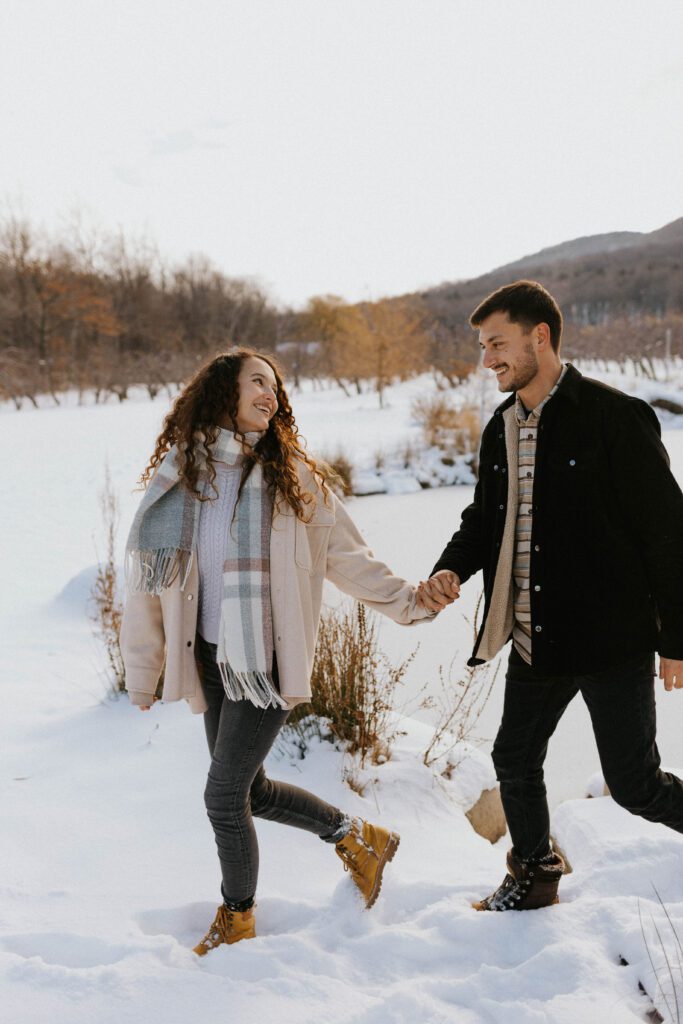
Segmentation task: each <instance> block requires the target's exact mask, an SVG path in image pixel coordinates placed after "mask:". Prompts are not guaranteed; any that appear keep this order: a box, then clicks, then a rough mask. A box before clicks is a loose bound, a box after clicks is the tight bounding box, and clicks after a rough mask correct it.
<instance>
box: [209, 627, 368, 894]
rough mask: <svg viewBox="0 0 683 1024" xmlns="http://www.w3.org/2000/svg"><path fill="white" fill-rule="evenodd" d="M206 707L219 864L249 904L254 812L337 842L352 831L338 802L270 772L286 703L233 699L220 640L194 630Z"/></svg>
mask: <svg viewBox="0 0 683 1024" xmlns="http://www.w3.org/2000/svg"><path fill="white" fill-rule="evenodd" d="M197 652H198V654H199V656H200V660H201V666H202V676H203V679H202V685H203V689H204V695H205V697H206V701H207V704H208V705H209V708H208V710H207V711H205V712H204V725H205V728H206V738H207V741H208V744H209V753H210V754H211V767H210V769H209V777H208V780H207V783H206V790H205V792H204V801H205V804H206V810H207V813H208V815H209V820H210V821H211V825H212V826H213V831H214V835H215V837H216V846H217V847H218V858H219V860H220V865H221V873H222V876H223V880H222V892H223V899H224V900H225V902H226V904H227V905H228V906H230V907H232V908H233V909H237V910H246V909H247V908H248V907H249V906H250V905H251V904H252V903H253V899H254V895H255V893H256V883H257V880H258V867H259V853H258V843H257V840H256V830H255V828H254V823H253V821H252V816H255V817H257V818H267V819H268V821H279V822H282V824H284V825H294V826H295V828H301V829H304V830H305V831H307V832H313V833H314V834H315V835H317V836H319V837H320V838H321V839H323V840H325V842H331V843H334V842H336V841H337V840H338V839H340V838H341V837H342V836H343V835H344V834H345V832H346V831H348V827H349V824H350V822H349V820H348V819H347V817H346V815H345V814H343V813H342V811H340V810H339V809H338V808H336V807H332V806H331V805H330V804H328V803H325V801H324V800H320V799H318V797H316V796H314V795H313V794H312V793H308V792H306V790H304V789H299V788H298V787H297V786H290V785H288V784H287V783H284V782H275V781H273V780H272V779H269V778H267V776H266V773H265V771H264V770H263V762H264V760H265V758H266V756H267V754H268V751H269V750H270V748H271V747H272V745H273V743H274V742H275V739H276V737H277V734H278V733H279V731H280V729H281V728H282V726H283V725H284V724H285V722H286V720H287V715H288V712H287V711H285V710H283V709H281V708H272V707H270V708H257V707H255V705H253V704H252V703H251V702H250V701H248V700H239V701H232V700H228V698H227V697H226V696H225V692H224V690H223V683H222V681H221V677H220V673H219V671H218V666H217V665H216V645H215V644H210V643H207V641H206V640H204V639H203V638H202V637H201V636H199V634H197Z"/></svg>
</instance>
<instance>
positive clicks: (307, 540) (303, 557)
mask: <svg viewBox="0 0 683 1024" xmlns="http://www.w3.org/2000/svg"><path fill="white" fill-rule="evenodd" d="M333 523H334V516H333V515H332V514H331V513H330V514H329V516H321V515H320V514H318V515H316V517H315V518H314V520H313V521H312V522H310V523H302V522H301V520H300V519H297V520H296V526H295V534H294V561H295V562H296V564H297V565H298V567H299V568H300V569H305V570H306V572H308V573H310V574H311V575H314V574H315V573H316V572H319V571H320V569H321V567H322V566H324V565H325V561H326V558H325V556H326V553H327V545H328V544H329V542H330V531H331V529H332V525H333Z"/></svg>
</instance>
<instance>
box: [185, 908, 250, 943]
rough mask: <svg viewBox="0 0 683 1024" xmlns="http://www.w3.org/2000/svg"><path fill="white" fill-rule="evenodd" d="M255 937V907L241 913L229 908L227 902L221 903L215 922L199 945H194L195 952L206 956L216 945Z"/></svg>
mask: <svg viewBox="0 0 683 1024" xmlns="http://www.w3.org/2000/svg"><path fill="white" fill-rule="evenodd" d="M254 938H256V920H255V918H254V911H253V908H252V909H251V910H245V911H244V913H240V912H239V911H237V910H228V908H227V907H226V906H225V904H224V903H221V905H220V907H219V908H218V910H217V911H216V916H215V918H214V919H213V924H212V925H211V927H210V928H209V930H208V932H207V933H206V935H205V936H204V938H203V939H202V941H201V942H200V943H199V945H197V946H195V947H194V952H195V953H196V954H197V956H206V954H207V953H208V952H209V951H210V950H212V949H215V948H216V946H222V945H223V944H226V945H228V946H230V945H232V943H233V942H239V941H240V939H254Z"/></svg>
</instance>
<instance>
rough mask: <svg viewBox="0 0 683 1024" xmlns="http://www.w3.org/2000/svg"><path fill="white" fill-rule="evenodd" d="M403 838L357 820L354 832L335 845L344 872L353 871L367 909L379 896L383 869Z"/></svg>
mask: <svg viewBox="0 0 683 1024" xmlns="http://www.w3.org/2000/svg"><path fill="white" fill-rule="evenodd" d="M400 841H401V837H400V836H399V835H398V834H397V833H396V832H388V831H387V830H386V829H385V828H381V827H380V826H379V825H370V824H369V822H367V821H361V820H360V819H354V822H353V824H352V826H351V831H350V832H348V833H347V834H346V835H345V836H344V838H343V839H340V840H339V842H338V843H337V844H336V845H335V850H336V851H337V856H338V857H341V860H342V862H343V864H344V871H350V872H351V877H352V878H353V880H354V882H355V883H356V885H357V886H358V888H359V889H360V891H361V893H362V895H363V899H364V900H365V906H366V907H367V908H368V909H370V907H371V906H372V905H373V903H374V902H375V900H376V899H377V897H378V896H379V891H380V889H381V888H382V872H383V871H384V867H385V865H386V864H388V862H389V861H390V860H393V857H394V854H395V853H396V850H397V849H398V844H399V843H400Z"/></svg>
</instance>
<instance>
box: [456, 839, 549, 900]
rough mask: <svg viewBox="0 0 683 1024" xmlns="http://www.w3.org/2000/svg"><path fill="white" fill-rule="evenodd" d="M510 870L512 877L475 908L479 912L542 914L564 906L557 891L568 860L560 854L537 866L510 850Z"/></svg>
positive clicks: (509, 873)
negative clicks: (521, 911) (541, 911)
mask: <svg viewBox="0 0 683 1024" xmlns="http://www.w3.org/2000/svg"><path fill="white" fill-rule="evenodd" d="M507 867H508V874H507V875H506V876H505V878H504V879H503V881H502V883H501V884H500V885H499V886H498V888H497V889H496V891H495V892H493V893H491V895H490V896H487V897H486V899H483V900H480V901H479V903H473V904H472V905H473V907H474V909H475V910H538V908H539V907H550V906H552V904H553V903H559V902H560V901H559V898H558V895H557V887H558V886H559V884H560V879H561V878H562V873H563V871H564V860H563V859H562V857H561V856H560V855H559V853H556V852H555V851H553V852H552V853H549V854H548V855H547V856H546V857H543V858H542V859H541V860H540V861H538V862H537V863H526V862H525V861H521V860H518V859H517V857H515V855H514V854H513V852H512V850H510V852H509V853H508V855H507Z"/></svg>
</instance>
